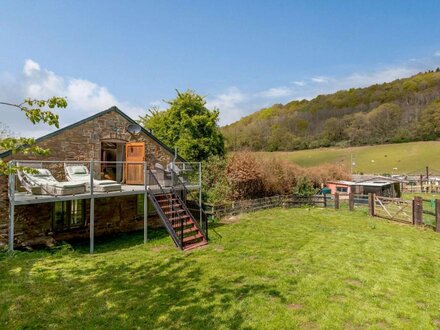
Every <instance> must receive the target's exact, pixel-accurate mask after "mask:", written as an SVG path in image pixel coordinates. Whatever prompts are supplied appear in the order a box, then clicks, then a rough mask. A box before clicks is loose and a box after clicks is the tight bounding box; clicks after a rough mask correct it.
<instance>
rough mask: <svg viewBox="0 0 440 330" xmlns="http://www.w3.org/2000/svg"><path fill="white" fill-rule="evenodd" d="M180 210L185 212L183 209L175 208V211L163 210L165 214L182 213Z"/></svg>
mask: <svg viewBox="0 0 440 330" xmlns="http://www.w3.org/2000/svg"><path fill="white" fill-rule="evenodd" d="M182 212H186V211H185V210H175V211H166V212H164V213H165V214H166V215H168V214H175V213H182Z"/></svg>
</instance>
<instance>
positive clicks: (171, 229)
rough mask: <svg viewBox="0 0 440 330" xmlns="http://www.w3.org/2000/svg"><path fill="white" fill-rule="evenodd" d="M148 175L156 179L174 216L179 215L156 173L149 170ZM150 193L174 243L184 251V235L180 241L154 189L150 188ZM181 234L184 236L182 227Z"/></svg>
mask: <svg viewBox="0 0 440 330" xmlns="http://www.w3.org/2000/svg"><path fill="white" fill-rule="evenodd" d="M148 173H149V175H150V177H152V178H153V179H154V181H155V182H156V184H157V186H158V187H159V190H160V192H161V193H162V195H164V196H165V197H166V198H167V199H168V203H169V205H170V207H171V211H172V212H173V214H176V215H178V212H176V210H175V209H174V205H173V199H172V198H170V197H169V196H167V192H166V191H165V190H164V189H163V187H162V185H161V184H160V183H159V180H157V178H156V176H155V175H154V173H153V172H152V171H151V170H148ZM148 191H149V192H150V196H152V202H153V204H155V207H156V210H157V212H158V213H159V215H160V216H161V218H162V220H164V224H165V227H166V229H167V231H168V233H169V234H170V235H171V237H172V238H173V241H174V243H176V245H177V246H179V247H180V248H181V249H183V238H182V235H181V237H180V239H179V238H178V237H177V233H176V230H175V229H174V228H173V226H172V225H171V223H170V222H169V220H168V217H167V216H166V214H165V213H164V212H163V210H162V208H161V207H160V205H159V202H158V201H157V199H156V196H155V194H154V193H153V192H152V188H151V187H150V186H149V187H148ZM176 218H177V217H176ZM181 234H183V228H182V226H181Z"/></svg>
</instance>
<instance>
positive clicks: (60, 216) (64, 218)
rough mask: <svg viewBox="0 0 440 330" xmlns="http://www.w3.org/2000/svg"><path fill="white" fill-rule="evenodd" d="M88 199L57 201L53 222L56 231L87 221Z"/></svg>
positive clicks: (81, 224)
mask: <svg viewBox="0 0 440 330" xmlns="http://www.w3.org/2000/svg"><path fill="white" fill-rule="evenodd" d="M85 203H86V201H85V200H77V201H65V202H55V203H54V206H53V214H52V224H53V229H54V230H55V231H60V230H66V229H71V228H78V227H82V226H84V225H85V222H86V204H85Z"/></svg>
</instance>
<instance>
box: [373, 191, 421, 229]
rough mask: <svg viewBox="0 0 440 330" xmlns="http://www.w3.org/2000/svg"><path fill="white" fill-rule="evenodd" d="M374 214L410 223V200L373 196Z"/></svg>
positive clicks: (411, 220)
mask: <svg viewBox="0 0 440 330" xmlns="http://www.w3.org/2000/svg"><path fill="white" fill-rule="evenodd" d="M374 216H376V217H380V218H384V219H389V220H394V221H398V222H404V223H412V222H413V219H412V201H407V200H404V199H400V198H389V197H382V196H374Z"/></svg>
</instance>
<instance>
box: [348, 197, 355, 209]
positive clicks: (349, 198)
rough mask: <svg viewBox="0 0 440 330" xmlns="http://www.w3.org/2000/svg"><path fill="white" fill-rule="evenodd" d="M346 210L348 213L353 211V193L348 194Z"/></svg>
mask: <svg viewBox="0 0 440 330" xmlns="http://www.w3.org/2000/svg"><path fill="white" fill-rule="evenodd" d="M348 209H349V210H350V211H353V210H354V196H353V193H349V194H348Z"/></svg>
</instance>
